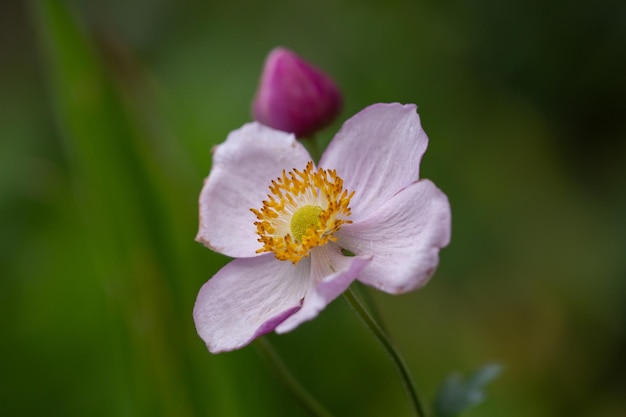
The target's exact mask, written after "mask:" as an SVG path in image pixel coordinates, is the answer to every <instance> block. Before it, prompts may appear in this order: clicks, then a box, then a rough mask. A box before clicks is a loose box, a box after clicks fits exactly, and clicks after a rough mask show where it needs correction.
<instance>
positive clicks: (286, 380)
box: [256, 337, 333, 417]
mask: <svg viewBox="0 0 626 417" xmlns="http://www.w3.org/2000/svg"><path fill="white" fill-rule="evenodd" d="M256 345H257V346H258V347H259V349H260V351H261V354H262V355H263V356H265V358H266V359H267V360H268V361H269V362H270V363H271V365H272V366H273V368H274V371H275V372H276V373H277V374H278V377H279V378H280V379H281V380H282V382H283V384H285V386H286V387H287V388H289V389H290V390H291V392H292V393H293V394H294V396H295V397H296V399H297V400H298V401H299V402H300V404H301V405H302V406H303V407H304V408H305V409H306V410H307V411H308V412H309V414H310V415H311V416H314V417H333V415H332V414H331V413H330V412H329V411H328V410H326V408H324V406H323V405H322V404H320V403H319V402H318V401H317V400H316V399H315V397H313V396H312V395H311V393H310V392H308V391H307V390H306V388H304V386H302V384H301V383H300V382H299V381H298V380H297V379H296V377H294V376H293V374H292V373H291V371H290V370H289V368H288V367H287V365H286V364H285V362H283V360H282V359H281V357H280V355H279V354H278V352H276V349H274V347H273V346H272V344H271V343H270V341H269V340H267V338H266V337H259V338H258V339H257V343H256Z"/></svg>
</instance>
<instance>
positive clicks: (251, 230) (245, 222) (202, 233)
mask: <svg viewBox="0 0 626 417" xmlns="http://www.w3.org/2000/svg"><path fill="white" fill-rule="evenodd" d="M310 160H311V157H310V156H309V154H308V152H307V151H306V149H304V147H303V146H302V145H301V144H300V143H299V142H298V141H297V140H296V139H295V137H294V136H293V135H291V134H288V133H285V132H280V131H277V130H274V129H271V128H269V127H266V126H263V125H261V124H259V123H249V124H246V125H244V126H243V127H242V128H240V129H238V130H235V131H233V132H231V133H230V134H229V135H228V138H227V139H226V141H225V142H224V143H223V144H221V145H219V146H217V147H216V149H215V153H214V155H213V167H212V169H211V173H210V174H209V177H208V178H207V179H206V181H205V183H204V188H203V189H202V193H201V194H200V226H199V230H198V235H197V236H196V240H198V241H199V242H202V243H204V244H205V245H206V246H208V247H209V248H211V249H213V250H214V251H216V252H220V253H222V254H224V255H227V256H231V257H234V258H238V257H250V256H256V253H255V252H256V250H257V249H259V248H260V247H261V244H260V243H259V242H258V241H257V239H258V236H257V234H256V226H254V222H255V221H256V217H255V216H254V214H253V213H252V212H251V211H250V209H251V208H256V209H259V208H261V206H262V201H263V200H264V199H266V198H267V194H268V193H269V185H270V181H271V180H273V179H276V178H278V177H279V176H280V175H281V173H282V170H283V169H286V170H291V169H293V168H298V169H303V168H304V167H305V166H306V164H307V162H308V161H310Z"/></svg>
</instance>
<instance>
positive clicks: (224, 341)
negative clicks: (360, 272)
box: [193, 254, 310, 353]
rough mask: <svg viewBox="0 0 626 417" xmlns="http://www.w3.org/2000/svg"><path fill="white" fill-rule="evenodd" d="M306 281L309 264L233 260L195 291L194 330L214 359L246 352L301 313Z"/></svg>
mask: <svg viewBox="0 0 626 417" xmlns="http://www.w3.org/2000/svg"><path fill="white" fill-rule="evenodd" d="M309 281H310V262H309V261H308V259H305V260H303V261H301V262H300V263H299V264H298V265H293V264H292V263H290V262H281V261H279V260H277V259H276V258H274V255H273V254H265V255H262V256H258V257H254V258H241V259H235V260H234V261H232V262H231V263H229V264H228V265H226V266H225V267H224V268H222V269H221V270H220V271H219V272H218V273H217V274H216V275H215V276H214V277H213V278H211V279H210V280H209V282H207V283H206V284H204V286H203V287H202V289H201V290H200V293H199V294H198V298H197V300H196V305H195V307H194V310H193V317H194V320H195V323H196V330H197V331H198V334H199V335H200V337H201V338H202V339H203V340H204V341H205V342H206V344H207V347H208V348H209V350H210V351H211V352H213V353H218V352H223V351H229V350H234V349H238V348H240V347H242V346H245V345H247V344H248V343H250V342H251V341H252V340H253V339H255V338H256V337H258V336H261V335H263V334H265V333H268V332H271V331H272V330H274V328H275V327H276V326H277V325H279V324H280V323H281V322H282V321H283V320H285V318H287V317H289V316H290V315H292V314H293V313H294V312H296V311H298V310H299V309H300V306H301V304H302V299H303V298H304V296H305V293H306V290H307V287H308V286H309Z"/></svg>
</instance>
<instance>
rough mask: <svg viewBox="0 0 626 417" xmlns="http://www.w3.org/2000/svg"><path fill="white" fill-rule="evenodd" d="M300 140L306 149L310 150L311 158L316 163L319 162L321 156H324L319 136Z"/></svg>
mask: <svg viewBox="0 0 626 417" xmlns="http://www.w3.org/2000/svg"><path fill="white" fill-rule="evenodd" d="M300 142H302V144H303V145H304V147H305V148H306V150H307V151H309V154H310V155H311V158H313V161H314V162H315V164H318V163H319V161H320V158H321V157H322V149H321V148H320V144H319V141H318V140H317V137H315V136H310V137H307V138H301V139H300Z"/></svg>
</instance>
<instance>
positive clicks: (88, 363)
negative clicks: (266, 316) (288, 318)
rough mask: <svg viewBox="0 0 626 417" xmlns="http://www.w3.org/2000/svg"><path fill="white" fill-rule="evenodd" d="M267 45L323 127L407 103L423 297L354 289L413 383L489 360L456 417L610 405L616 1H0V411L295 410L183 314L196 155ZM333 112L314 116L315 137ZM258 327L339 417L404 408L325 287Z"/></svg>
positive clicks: (625, 280) (192, 292) (264, 370)
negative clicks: (337, 109) (280, 50)
mask: <svg viewBox="0 0 626 417" xmlns="http://www.w3.org/2000/svg"><path fill="white" fill-rule="evenodd" d="M277 45H282V46H287V47H289V48H292V49H293V50H294V51H296V52H297V53H299V54H300V55H302V56H303V57H304V58H306V59H308V60H309V61H311V62H313V63H315V64H316V65H318V66H319V67H321V68H323V69H325V70H326V71H327V72H328V73H330V74H331V75H332V76H333V77H334V78H335V79H336V80H337V82H338V84H339V85H340V86H341V87H342V89H343V92H344V95H345V101H346V108H345V110H344V112H343V114H342V116H341V117H340V119H341V120H345V119H346V118H347V117H349V116H350V115H352V114H354V113H355V112H357V111H358V110H360V109H361V108H363V107H365V106H367V105H369V104H372V103H375V102H383V101H400V102H411V103H417V104H418V105H419V106H420V113H421V115H422V120H423V124H424V126H425V129H426V131H427V132H428V134H429V136H430V139H431V143H430V148H429V151H428V152H427V153H426V157H425V159H424V162H423V165H422V173H423V176H424V177H427V178H431V179H432V180H434V181H435V183H436V184H437V185H439V186H440V187H441V188H442V189H443V190H444V191H445V192H446V193H447V194H448V196H449V198H450V201H451V204H452V208H453V238H452V243H451V245H450V246H449V247H448V248H446V249H445V250H443V251H442V254H441V265H440V268H439V271H438V272H437V274H436V276H435V277H434V279H433V280H432V282H431V283H430V284H429V285H428V286H427V287H426V288H424V289H423V290H421V291H419V292H415V293H412V294H408V295H403V296H395V297H394V296H390V295H385V294H381V293H376V292H374V291H372V292H371V295H372V297H373V299H374V301H375V302H376V304H377V305H378V307H379V309H380V311H381V314H382V315H383V317H384V320H385V322H386V324H387V326H388V328H389V331H390V333H391V335H392V337H393V338H394V340H395V341H396V343H397V345H398V347H399V349H400V351H401V352H403V354H404V355H405V357H406V360H407V362H408V365H409V367H410V368H411V370H412V372H413V374H414V377H415V380H416V382H417V383H418V385H419V387H420V388H421V391H422V392H423V394H424V395H425V396H426V397H428V398H432V397H433V396H434V393H435V392H436V390H437V387H438V385H439V384H440V383H441V381H442V380H443V379H444V377H445V376H446V375H447V374H448V373H449V372H450V371H452V370H460V371H462V372H469V371H471V370H472V369H475V368H476V367H478V366H480V365H483V364H485V363H488V362H491V361H499V362H501V363H503V364H504V365H505V368H506V370H505V372H504V374H503V375H502V377H501V378H499V379H498V380H497V381H495V382H494V383H493V384H492V385H491V386H490V387H489V390H488V391H489V399H488V401H487V402H485V403H484V404H482V405H480V406H478V407H477V408H475V409H473V410H471V411H469V412H468V413H467V414H466V415H467V416H468V417H471V416H494V417H495V416H508V417H526V416H533V417H542V416H595V417H605V416H606V417H610V416H624V415H625V413H626V396H625V395H624V393H625V392H626V360H625V359H624V358H625V357H626V256H625V255H626V221H625V216H624V214H625V213H626V192H625V190H626V187H625V185H626V169H625V167H626V60H625V52H626V2H623V1H621V0H600V1H597V2H571V1H565V0H555V1H552V2H539V1H522V0H512V1H504V2H502V1H498V0H480V1H475V2H465V1H459V0H451V1H431V0H427V1H414V0H411V1H410V0H389V1H376V0H358V1H357V0H320V1H316V2H305V1H281V0H270V1H263V2H257V1H249V2H242V1H240V2H236V1H226V0H217V1H197V0H184V1H177V2H175V1H172V0H139V1H133V2H127V1H122V0H115V1H106V2H104V1H101V2H97V1H61V0H33V1H30V2H23V1H20V0H5V1H3V2H1V3H0V91H1V94H0V132H1V141H0V233H1V235H0V236H1V239H0V245H1V246H0V275H1V278H0V285H1V287H0V306H1V307H0V308H1V309H2V310H1V314H0V323H1V324H2V340H1V342H0V353H1V357H2V361H1V363H2V365H1V369H0V410H1V411H0V413H1V414H2V415H6V416H177V417H187V416H225V417H229V416H304V415H306V412H305V410H304V409H302V408H301V407H300V405H299V404H298V403H297V402H296V401H295V400H294V399H293V397H292V396H291V395H290V393H289V391H288V390H286V389H285V388H284V387H283V385H282V384H281V382H280V380H279V379H278V378H277V377H276V376H275V374H274V373H273V371H272V369H271V367H269V366H268V364H267V363H266V362H265V361H264V360H263V358H262V356H261V355H259V351H258V350H257V348H256V347H255V345H251V346H249V347H246V348H244V349H242V350H240V351H236V352H232V353H226V354H220V355H211V354H209V353H208V351H207V350H206V348H205V346H204V345H203V343H202V341H201V340H200V339H199V338H198V337H197V335H196V333H195V330H194V327H193V321H192V317H191V311H192V307H193V303H194V301H195V296H196V293H197V291H198V289H199V288H200V286H201V285H202V284H203V283H204V282H205V281H206V280H207V279H209V278H210V277H211V276H212V274H214V273H215V272H216V271H217V270H218V269H219V268H220V267H221V266H222V265H224V264H225V263H226V262H227V261H228V260H227V259H225V258H223V257H220V256H218V255H216V254H213V253H212V252H211V251H209V250H208V249H206V248H204V247H202V246H201V245H199V244H197V243H195V242H194V236H195V231H196V226H197V204H196V202H197V196H198V193H199V191H200V188H201V186H202V181H203V178H204V177H205V176H206V175H207V174H208V172H209V169H210V164H211V158H210V150H211V147H212V146H213V145H214V144H217V143H219V142H221V141H223V140H224V139H225V137H226V135H227V133H228V132H229V131H231V130H233V129H235V128H237V127H239V126H240V125H241V124H243V123H245V122H246V121H248V120H249V119H250V115H249V106H250V100H251V98H252V96H253V94H254V91H255V88H256V83H257V80H258V77H259V74H260V70H261V66H262V63H263V60H264V58H265V55H266V54H267V52H269V50H270V49H271V48H273V47H274V46H277ZM339 126H340V121H338V122H337V123H335V125H334V126H332V127H331V128H329V129H327V130H326V131H325V132H324V134H323V135H322V140H324V141H328V140H329V139H330V138H331V137H332V135H333V133H334V132H335V131H336V130H337V128H338V127H339ZM269 339H270V340H271V341H272V342H273V343H274V345H275V347H276V349H277V350H278V351H279V352H280V353H281V355H282V356H283V357H284V360H285V361H286V362H287V363H288V365H289V366H290V367H291V368H292V370H293V372H294V373H295V374H296V375H297V376H298V377H299V378H300V379H301V381H302V382H303V384H304V385H306V386H307V387H308V388H309V389H310V391H312V392H313V393H315V395H316V396H317V397H318V398H319V399H320V401H321V402H322V403H324V404H325V405H326V406H327V407H328V408H329V409H330V410H331V411H332V412H333V413H334V414H335V415H337V416H408V415H409V414H410V413H409V409H408V407H407V404H406V401H405V399H404V397H403V393H402V391H401V389H400V385H399V382H398V380H397V378H396V376H395V374H394V372H393V369H392V367H391V364H390V362H389V360H388V359H387V357H386V356H385V354H384V352H383V350H382V349H381V347H380V346H379V345H378V344H377V342H376V340H375V339H374V338H373V337H372V336H371V335H370V334H369V333H368V332H367V330H366V329H365V328H364V327H363V326H362V325H361V323H360V322H359V320H358V318H357V317H356V316H355V315H354V314H353V313H352V312H351V311H350V309H349V308H348V306H347V304H346V303H345V301H343V300H342V299H339V300H337V301H335V302H334V303H333V304H332V305H330V306H329V308H328V309H327V310H325V311H324V312H323V313H322V314H321V315H320V317H319V318H318V319H316V320H314V321H312V322H309V323H306V324H304V325H302V326H301V327H299V328H298V329H297V330H295V331H293V332H292V333H289V334H287V335H282V336H276V335H270V336H269Z"/></svg>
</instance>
